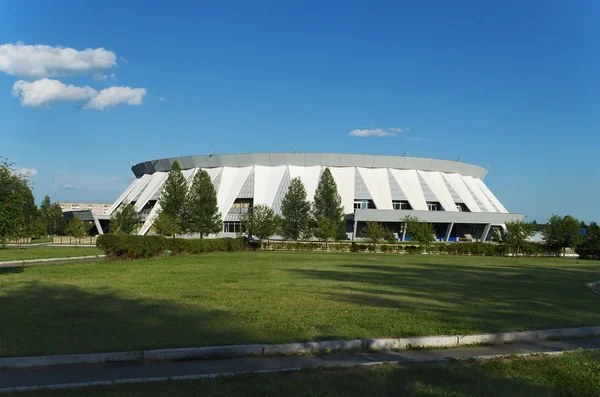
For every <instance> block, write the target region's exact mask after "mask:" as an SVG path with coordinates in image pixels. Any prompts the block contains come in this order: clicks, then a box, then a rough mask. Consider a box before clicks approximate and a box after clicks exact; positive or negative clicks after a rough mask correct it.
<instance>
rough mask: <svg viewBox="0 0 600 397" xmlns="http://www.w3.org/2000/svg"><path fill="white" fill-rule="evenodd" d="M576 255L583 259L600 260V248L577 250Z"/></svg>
mask: <svg viewBox="0 0 600 397" xmlns="http://www.w3.org/2000/svg"><path fill="white" fill-rule="evenodd" d="M575 253H576V254H577V255H579V258H581V259H600V248H584V247H581V248H575Z"/></svg>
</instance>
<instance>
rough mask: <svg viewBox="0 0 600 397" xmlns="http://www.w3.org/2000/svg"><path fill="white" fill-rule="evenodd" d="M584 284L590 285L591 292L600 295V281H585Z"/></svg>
mask: <svg viewBox="0 0 600 397" xmlns="http://www.w3.org/2000/svg"><path fill="white" fill-rule="evenodd" d="M586 286H588V287H590V289H591V290H592V292H593V293H595V294H598V295H600V281H595V282H593V283H587V284H586Z"/></svg>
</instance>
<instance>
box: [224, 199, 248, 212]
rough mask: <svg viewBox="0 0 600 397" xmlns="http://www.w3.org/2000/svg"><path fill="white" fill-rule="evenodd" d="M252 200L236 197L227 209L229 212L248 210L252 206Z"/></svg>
mask: <svg viewBox="0 0 600 397" xmlns="http://www.w3.org/2000/svg"><path fill="white" fill-rule="evenodd" d="M253 201H254V200H252V199H247V198H237V199H235V201H234V202H233V204H232V205H231V209H230V210H229V212H237V213H241V212H248V209H249V208H252V202H253Z"/></svg>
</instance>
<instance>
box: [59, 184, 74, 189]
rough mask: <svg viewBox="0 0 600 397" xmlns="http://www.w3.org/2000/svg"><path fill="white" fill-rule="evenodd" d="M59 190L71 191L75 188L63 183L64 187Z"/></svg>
mask: <svg viewBox="0 0 600 397" xmlns="http://www.w3.org/2000/svg"><path fill="white" fill-rule="evenodd" d="M61 189H63V190H72V189H75V187H73V185H71V184H70V183H65V184H64V185H62V186H61Z"/></svg>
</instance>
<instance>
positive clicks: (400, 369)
mask: <svg viewBox="0 0 600 397" xmlns="http://www.w3.org/2000/svg"><path fill="white" fill-rule="evenodd" d="M21 395H22V394H21ZM26 395H30V394H29V393H27V394H26ZM35 395H36V396H43V397H53V396H71V397H84V396H85V397H100V396H102V397H104V396H108V397H110V396H122V397H137V396H145V397H154V396H156V397H159V396H160V397H163V396H211V397H219V396H265V397H268V396H273V397H275V396H291V397H293V396H303V397H307V396H332V397H333V396H347V397H352V396H357V397H362V396H404V397H443V396H448V397H450V396H454V397H459V396H460V397H467V396H473V397H480V396H489V397H506V396H511V397H519V396H536V397H558V396H561V397H568V396H569V397H570V396H572V397H597V396H600V353H599V352H585V353H572V354H567V355H565V356H562V357H559V358H537V359H528V360H525V359H512V360H494V361H491V362H486V363H475V362H469V361H466V362H465V361H461V362H454V363H450V364H429V365H382V366H378V367H373V368H365V367H354V368H348V369H316V370H308V371H302V372H300V373H284V374H268V375H267V374H264V375H258V374H254V375H239V376H233V377H219V378H215V379H202V380H197V381H179V382H169V383H151V384H136V385H123V386H110V387H108V386H107V387H99V388H88V389H79V390H57V391H48V392H36V393H35Z"/></svg>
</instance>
